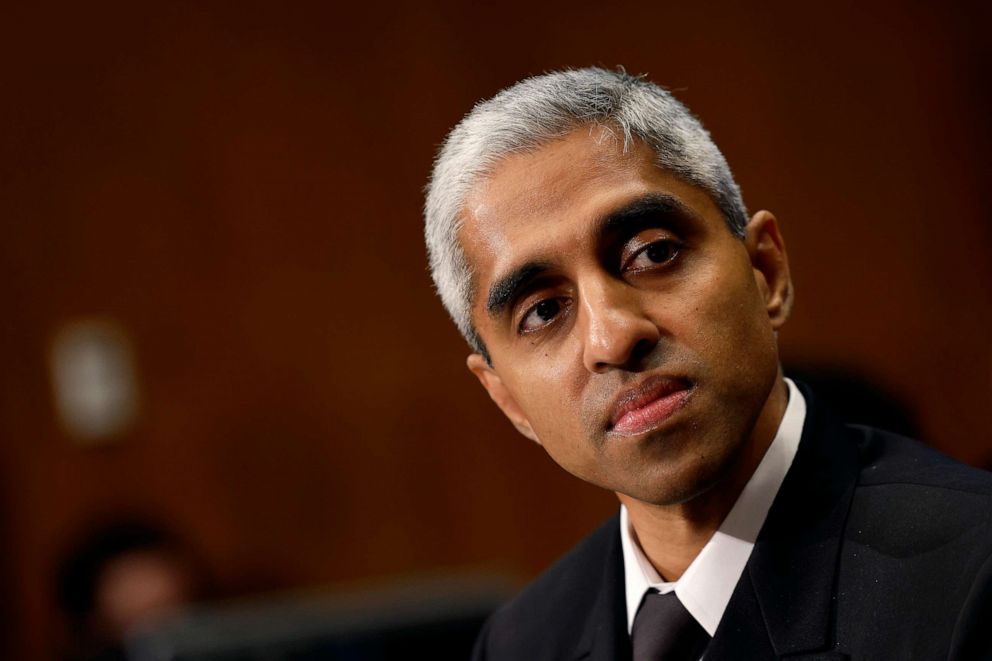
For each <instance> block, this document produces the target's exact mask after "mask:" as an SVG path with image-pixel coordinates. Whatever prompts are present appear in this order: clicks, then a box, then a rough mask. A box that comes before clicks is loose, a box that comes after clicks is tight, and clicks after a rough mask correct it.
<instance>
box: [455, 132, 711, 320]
mask: <svg viewBox="0 0 992 661" xmlns="http://www.w3.org/2000/svg"><path fill="white" fill-rule="evenodd" d="M650 193H664V194H667V195H671V196H673V197H675V198H678V199H679V200H680V201H681V202H682V203H683V204H684V205H685V206H686V207H687V208H689V209H693V210H694V211H697V212H699V214H700V215H705V216H710V217H718V218H722V216H721V215H720V214H719V211H718V210H717V208H716V206H715V204H713V202H712V200H711V199H710V197H709V196H708V195H707V194H706V193H705V192H704V191H702V190H701V189H699V188H697V187H695V186H692V185H690V184H687V183H685V182H683V181H681V180H680V179H678V178H676V177H675V176H673V175H672V174H671V173H669V172H667V171H665V170H662V169H661V168H659V167H658V166H657V165H655V155H654V152H653V151H652V150H651V148H650V147H648V146H647V145H646V144H644V143H642V142H639V141H635V142H634V143H632V145H631V146H630V148H629V149H628V150H627V151H626V152H624V150H623V148H622V144H621V142H620V140H619V139H617V138H615V137H614V136H613V134H612V133H611V132H610V131H609V129H607V128H604V127H582V128H579V129H576V130H575V131H573V132H571V133H569V134H568V135H566V136H565V137H563V138H561V139H559V140H556V141H554V142H551V143H548V144H546V145H543V146H541V147H539V148H537V149H536V150H534V151H530V152H526V153H521V154H513V155H511V156H508V157H506V158H505V159H503V160H502V161H501V162H500V163H499V164H498V165H497V166H496V168H495V169H494V170H493V172H492V174H491V175H490V176H489V177H488V178H487V179H486V180H484V181H483V182H481V183H480V184H479V185H478V186H477V187H476V188H475V190H474V191H473V192H472V193H471V194H470V195H469V196H468V197H467V199H466V204H465V210H464V213H463V224H462V229H461V232H460V234H459V240H460V242H461V245H462V246H463V249H464V251H465V254H466V257H467V258H468V260H469V263H470V264H471V265H472V268H473V271H474V272H475V275H476V278H475V279H476V282H474V283H473V285H474V289H475V291H474V293H473V299H477V298H478V296H477V294H478V291H479V289H480V288H481V287H485V286H486V285H487V284H488V283H489V282H491V281H492V279H493V277H494V276H495V275H496V274H499V273H503V272H506V271H507V270H509V269H512V268H514V267H517V266H519V265H520V264H521V263H522V262H526V261H529V260H546V259H547V258H548V257H549V256H557V257H559V258H566V257H567V255H568V253H569V251H572V250H580V249H581V248H582V247H583V246H584V245H585V244H587V243H588V242H589V241H590V240H592V239H593V238H594V236H593V230H594V228H595V226H596V221H597V220H598V219H600V218H603V217H604V216H606V215H607V214H609V213H610V212H612V211H615V210H616V209H618V208H620V207H621V206H623V205H624V204H626V203H629V202H631V201H633V200H635V199H637V198H639V197H642V196H644V195H647V194H650ZM474 302H475V301H474V300H473V303H474Z"/></svg>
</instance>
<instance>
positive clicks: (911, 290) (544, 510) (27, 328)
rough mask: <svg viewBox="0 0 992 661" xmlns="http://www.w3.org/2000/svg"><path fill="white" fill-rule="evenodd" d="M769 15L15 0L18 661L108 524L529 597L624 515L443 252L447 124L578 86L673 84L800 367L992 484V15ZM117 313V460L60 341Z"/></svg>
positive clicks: (5, 474) (4, 472)
mask: <svg viewBox="0 0 992 661" xmlns="http://www.w3.org/2000/svg"><path fill="white" fill-rule="evenodd" d="M746 4H747V3H735V2H722V3H717V4H714V5H710V6H708V7H703V5H702V4H701V3H693V4H692V6H691V7H686V6H676V5H675V4H674V3H659V2H643V3H637V4H626V5H625V4H620V5H613V4H611V5H606V4H600V3H592V2H579V3H571V4H557V5H555V6H550V5H541V4H539V3H523V2H519V3H517V2H514V3H491V4H487V3H476V4H472V5H471V6H469V5H468V4H467V3H465V4H463V3H454V2H450V3H449V2H431V1H428V2H421V3H408V4H402V5H396V4H382V5H377V4H375V3H361V4H354V5H347V6H345V5H341V4H336V3H329V2H325V3H322V2H312V3H299V2H295V3H269V4H255V3H229V4H217V3H202V2H172V3H156V4H152V3H121V4H118V5H108V4H103V3H97V4H90V3H71V4H70V3H65V4H33V3H32V4H31V5H30V7H28V6H21V7H19V8H16V7H8V8H7V9H6V10H5V11H4V12H3V13H4V17H3V20H2V23H3V27H2V28H0V29H2V35H0V36H2V39H0V54H2V65H0V67H2V72H3V75H2V80H3V88H4V94H3V96H4V99H5V100H4V102H3V104H2V106H0V117H2V125H3V130H2V138H0V139H2V145H3V146H2V160H0V163H2V165H0V167H2V172H3V176H2V184H0V185H2V188H0V191H2V197H0V199H2V207H0V223H2V228H3V232H2V240H0V276H2V277H0V296H2V301H3V303H4V308H5V310H4V313H3V315H2V319H0V361H2V363H0V364H2V370H0V373H2V383H0V407H2V408H0V434H2V449H0V453H2V454H0V494H2V500H0V503H2V505H0V507H2V509H0V534H2V539H3V540H4V541H3V544H2V547H0V548H2V551H0V588H2V590H0V594H2V595H3V598H2V600H0V610H2V615H3V622H4V624H3V628H2V629H0V635H2V636H3V637H2V639H0V656H3V658H18V659H35V658H39V659H43V658H48V657H49V655H50V654H51V653H52V649H53V648H52V644H53V643H52V641H53V636H54V634H53V633H52V632H53V631H54V626H55V625H54V622H55V619H54V617H55V616H54V610H53V609H54V606H53V597H52V571H53V567H54V565H55V563H56V562H57V559H58V556H59V553H60V552H61V551H62V550H63V549H64V547H65V544H66V543H67V542H68V540H69V539H71V538H72V536H73V535H75V534H77V533H78V532H79V531H80V530H82V529H84V528H85V527H86V526H87V525H88V524H89V523H90V522H91V521H92V520H94V519H95V518H98V517H100V516H101V515H103V514H104V513H107V512H117V511H121V510H124V511H128V512H131V511H136V512H150V513H153V514H155V515H157V516H160V517H161V518H163V519H165V520H167V521H169V522H170V523H171V524H172V525H173V527H174V528H176V529H177V530H178V531H179V532H180V533H181V534H183V535H185V536H186V537H187V538H189V539H191V540H193V542H194V543H195V544H196V545H197V546H198V548H199V549H200V550H201V552H202V553H203V554H204V556H205V558H206V560H207V562H208V564H209V567H210V569H211V571H212V573H213V574H214V575H215V576H216V578H217V580H218V582H219V583H220V584H222V585H226V586H229V589H231V590H234V591H236V590H238V589H242V590H248V589H255V588H267V589H268V588H293V587H300V586H308V585H318V584H324V583H329V582H337V581H345V580H354V579H361V578H363V577H368V576H382V575H393V574H404V573H410V572H418V571H425V570H431V569H436V568H444V567H466V566H481V567H489V568H496V569H503V570H507V571H509V572H513V573H516V574H519V575H520V576H521V577H524V578H525V577H528V576H530V575H533V574H535V573H536V572H537V571H539V570H540V569H541V568H542V567H544V566H545V565H546V564H548V563H549V562H550V561H551V560H552V559H553V558H554V557H555V556H556V555H558V554H559V553H561V552H562V551H564V550H565V549H566V548H567V547H569V546H570V545H571V544H572V543H573V542H574V541H575V540H577V539H578V538H580V537H581V536H582V535H583V534H584V533H585V532H586V531H587V530H589V529H590V528H591V527H592V526H593V524H594V523H596V522H597V521H599V520H600V519H602V518H603V517H605V516H607V515H609V514H610V513H611V512H612V510H613V508H614V507H615V499H614V498H613V497H612V495H610V494H607V493H603V492H600V491H598V490H596V489H594V488H592V487H589V486H586V485H584V484H582V483H580V482H578V481H577V480H575V479H574V478H571V477H570V476H568V475H566V474H564V473H563V472H562V471H560V470H559V469H558V468H557V467H556V466H554V465H553V464H552V462H551V461H550V460H549V459H547V458H546V457H545V456H544V455H543V453H542V452H541V451H540V450H539V449H538V448H536V447H533V446H531V445H530V444H529V443H528V442H527V441H525V440H524V439H522V438H521V437H517V436H516V435H515V433H514V432H513V430H512V428H511V427H510V425H509V424H508V423H506V422H505V421H504V420H503V419H502V418H501V416H500V415H499V414H498V412H497V411H496V409H495V407H493V406H492V405H491V404H490V403H489V401H488V400H487V398H486V397H485V395H484V393H483V391H482V390H481V388H479V387H477V386H476V384H475V383H474V382H473V378H472V377H471V376H470V375H469V373H468V372H467V370H465V368H464V363H463V360H464V356H465V353H466V350H465V347H464V345H463V344H462V343H461V341H460V339H459V337H458V335H457V333H456V331H455V330H454V328H453V326H452V325H451V324H450V323H449V321H448V320H447V318H446V317H445V315H444V312H443V310H442V308H441V306H440V305H439V304H438V303H437V302H436V301H435V299H434V297H433V294H432V291H431V286H430V281H429V277H428V274H427V271H426V268H425V257H424V249H423V245H422V239H421V219H420V207H421V203H422V197H421V194H422V187H423V185H424V183H425V181H426V177H427V175H428V171H429V168H430V164H431V159H432V155H433V152H434V150H435V148H436V145H437V144H438V143H439V142H440V141H441V139H442V138H443V136H444V135H445V132H446V131H447V129H448V128H449V127H450V126H451V125H452V124H453V123H454V122H456V121H457V120H458V119H459V118H460V116H461V115H462V114H463V113H464V112H465V111H467V110H468V109H469V108H470V107H471V104H472V103H474V102H475V101H476V100H478V99H479V98H482V97H485V96H489V95H491V94H493V93H494V92H495V91H497V90H498V89H499V88H501V87H503V86H505V85H508V84H510V83H512V82H513V81H515V80H517V79H519V78H520V77H523V76H525V75H527V74H533V73H539V72H541V71H543V70H547V69H551V68H557V67H562V66H570V65H571V66H578V65H588V64H601V65H605V66H616V65H618V64H620V65H623V66H625V67H626V68H627V70H628V71H633V72H647V73H649V74H650V76H651V78H652V79H653V80H655V81H657V82H659V83H662V84H664V85H666V86H668V87H670V88H672V89H674V90H676V91H677V94H678V95H679V96H680V97H681V98H682V99H683V100H684V101H685V102H686V103H688V105H689V106H690V107H691V108H693V109H694V110H695V111H696V112H697V113H698V114H699V115H700V116H701V117H702V119H703V121H704V122H705V123H706V125H707V126H708V128H709V129H710V130H711V132H712V133H713V134H714V137H715V138H716V141H717V143H718V144H719V145H720V146H721V147H722V149H723V151H724V153H725V154H726V156H727V158H728V160H729V161H730V164H731V167H732V168H733V169H734V171H735V172H736V174H737V177H738V180H739V182H740V184H741V186H742V188H743V191H744V197H745V201H746V202H747V204H748V206H749V208H750V209H751V210H757V209H760V208H769V209H772V210H773V211H775V212H776V214H777V215H778V217H779V218H780V220H781V221H782V222H783V223H784V231H785V236H786V239H787V241H788V245H789V250H790V253H791V257H792V261H793V270H794V278H795V282H796V287H797V292H798V301H797V307H796V310H795V314H794V317H793V319H792V321H791V322H790V323H789V325H788V327H787V329H786V331H785V332H784V334H783V335H782V337H781V345H782V350H783V354H784V356H785V358H786V359H787V360H788V361H793V362H797V363H803V364H820V365H834V366H838V367H842V368H844V369H850V370H852V371H855V372H857V373H859V374H862V375H865V376H866V377H867V378H869V379H870V380H872V381H873V382H875V383H877V384H879V385H880V386H882V387H883V388H885V389H887V390H888V391H890V392H891V393H893V394H894V395H895V396H896V397H898V398H899V399H901V400H902V401H903V402H905V403H906V404H907V405H908V406H909V407H910V408H911V409H912V410H913V412H914V413H915V416H916V418H917V420H918V421H919V423H920V428H921V433H922V435H923V437H924V438H925V439H926V440H927V441H928V442H930V443H931V444H933V445H934V446H936V447H937V448H939V449H941V450H943V451H945V452H948V453H950V454H951V455H953V456H955V457H957V458H959V459H961V460H963V461H966V462H970V463H972V464H975V465H980V466H987V465H988V464H989V462H990V458H992V435H990V424H989V423H990V416H989V408H990V404H992V384H990V368H992V349H990V342H989V330H988V329H989V324H990V321H992V318H990V317H992V303H990V291H989V290H990V282H992V268H990V263H989V255H990V248H992V241H990V223H989V220H990V216H992V208H990V204H989V196H988V190H989V189H988V172H989V170H988V154H989V152H990V148H992V139H990V132H989V128H988V117H989V111H990V106H992V104H990V98H989V94H990V89H992V85H990V83H992V79H990V78H992V77H990V76H989V67H988V66H987V64H988V61H989V42H988V37H987V28H988V26H989V22H988V20H987V19H988V15H987V13H983V12H981V11H979V10H977V9H971V10H966V9H964V8H962V6H961V5H958V4H957V3H934V5H935V6H933V7H928V8H924V7H922V6H920V5H912V4H902V3H898V2H894V1H886V2H878V3H868V4H867V5H861V6H859V8H857V9H855V8H854V6H853V4H852V5H851V6H849V7H847V8H845V7H844V6H841V5H832V6H834V7H835V8H834V9H831V10H830V11H826V10H822V11H821V9H820V8H819V7H820V6H821V5H812V4H811V5H803V7H805V8H796V7H795V6H794V4H795V3H786V2H779V3H776V4H777V6H766V8H764V9H761V10H757V9H753V8H749V7H746V6H745V5H746ZM800 4H801V3H800ZM976 8H977V4H976ZM94 317H98V318H104V319H111V320H113V321H114V322H115V323H117V324H118V325H119V327H120V328H122V329H124V331H126V333H127V334H128V335H129V337H130V338H131V341H132V343H133V348H134V357H135V366H136V370H137V379H138V380H137V383H138V386H139V388H140V397H141V409H140V414H139V416H138V418H137V419H136V422H135V424H134V425H132V426H131V427H130V428H128V429H127V431H126V432H124V433H123V434H120V435H119V437H118V438H117V439H116V440H115V441H114V442H111V443H104V444H101V445H98V446H95V447H92V446H87V445H83V444H80V443H79V442H77V441H74V440H73V438H72V437H71V435H70V434H68V433H67V432H66V431H65V429H64V427H63V426H62V425H60V423H59V420H58V416H57V415H56V409H55V404H54V402H53V395H52V393H53V385H52V377H51V373H50V371H49V353H50V351H51V342H52V340H53V338H54V337H55V336H56V334H57V333H58V332H59V330H60V329H61V328H63V327H64V325H65V324H67V323H71V322H73V321H75V320H78V319H86V318H94Z"/></svg>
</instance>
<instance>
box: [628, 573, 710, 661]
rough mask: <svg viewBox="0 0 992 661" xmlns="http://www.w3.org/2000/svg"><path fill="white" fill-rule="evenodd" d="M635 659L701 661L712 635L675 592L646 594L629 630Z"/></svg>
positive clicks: (646, 660)
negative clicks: (690, 612)
mask: <svg viewBox="0 0 992 661" xmlns="http://www.w3.org/2000/svg"><path fill="white" fill-rule="evenodd" d="M630 636H631V642H632V643H633V647H634V661H698V660H699V657H700V656H701V655H702V653H703V650H705V649H706V645H707V644H708V643H709V642H710V636H709V634H708V633H706V630H705V629H703V627H702V626H700V624H699V622H696V620H695V618H693V617H692V615H690V614H689V611H687V610H686V609H685V606H683V605H682V602H681V601H679V598H678V597H676V596H675V593H674V592H669V593H668V594H659V593H658V592H656V591H654V590H652V591H650V592H648V593H647V594H645V595H644V599H642V600H641V606H640V608H638V609H637V615H636V616H635V617H634V627H633V629H631V632H630Z"/></svg>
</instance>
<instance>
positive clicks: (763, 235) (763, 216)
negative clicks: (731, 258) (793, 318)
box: [744, 211, 793, 331]
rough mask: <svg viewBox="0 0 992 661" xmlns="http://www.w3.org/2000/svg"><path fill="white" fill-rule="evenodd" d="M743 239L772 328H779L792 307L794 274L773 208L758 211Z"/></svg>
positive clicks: (748, 225)
mask: <svg viewBox="0 0 992 661" xmlns="http://www.w3.org/2000/svg"><path fill="white" fill-rule="evenodd" d="M746 231H747V236H746V237H745V239H744V242H745V245H746V247H747V253H748V256H749V257H750V258H751V266H752V267H753V268H754V279H755V281H756V282H757V283H758V289H759V290H760V291H761V295H762V296H763V297H764V299H765V309H766V310H767V311H768V318H769V319H770V320H771V323H772V328H773V329H774V330H776V331H777V330H778V329H779V328H781V327H782V326H783V324H785V321H786V319H788V318H789V313H790V312H791V311H792V300H793V289H792V277H791V276H790V275H789V258H788V255H787V254H786V252H785V241H784V240H783V239H782V234H781V232H779V230H778V221H777V220H776V219H775V216H774V215H772V213H771V212H770V211H759V212H758V213H756V214H754V215H753V216H752V217H751V221H750V222H749V223H748V224H747V229H746Z"/></svg>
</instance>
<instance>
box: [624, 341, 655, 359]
mask: <svg viewBox="0 0 992 661" xmlns="http://www.w3.org/2000/svg"><path fill="white" fill-rule="evenodd" d="M655 344H657V343H656V342H654V341H652V340H649V339H647V338H642V339H640V340H638V341H637V344H635V345H634V348H633V349H632V350H631V352H630V361H629V362H630V363H631V364H632V365H637V364H639V363H640V362H641V361H643V360H644V359H645V358H647V357H648V356H649V355H651V352H652V351H654V347H655Z"/></svg>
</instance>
